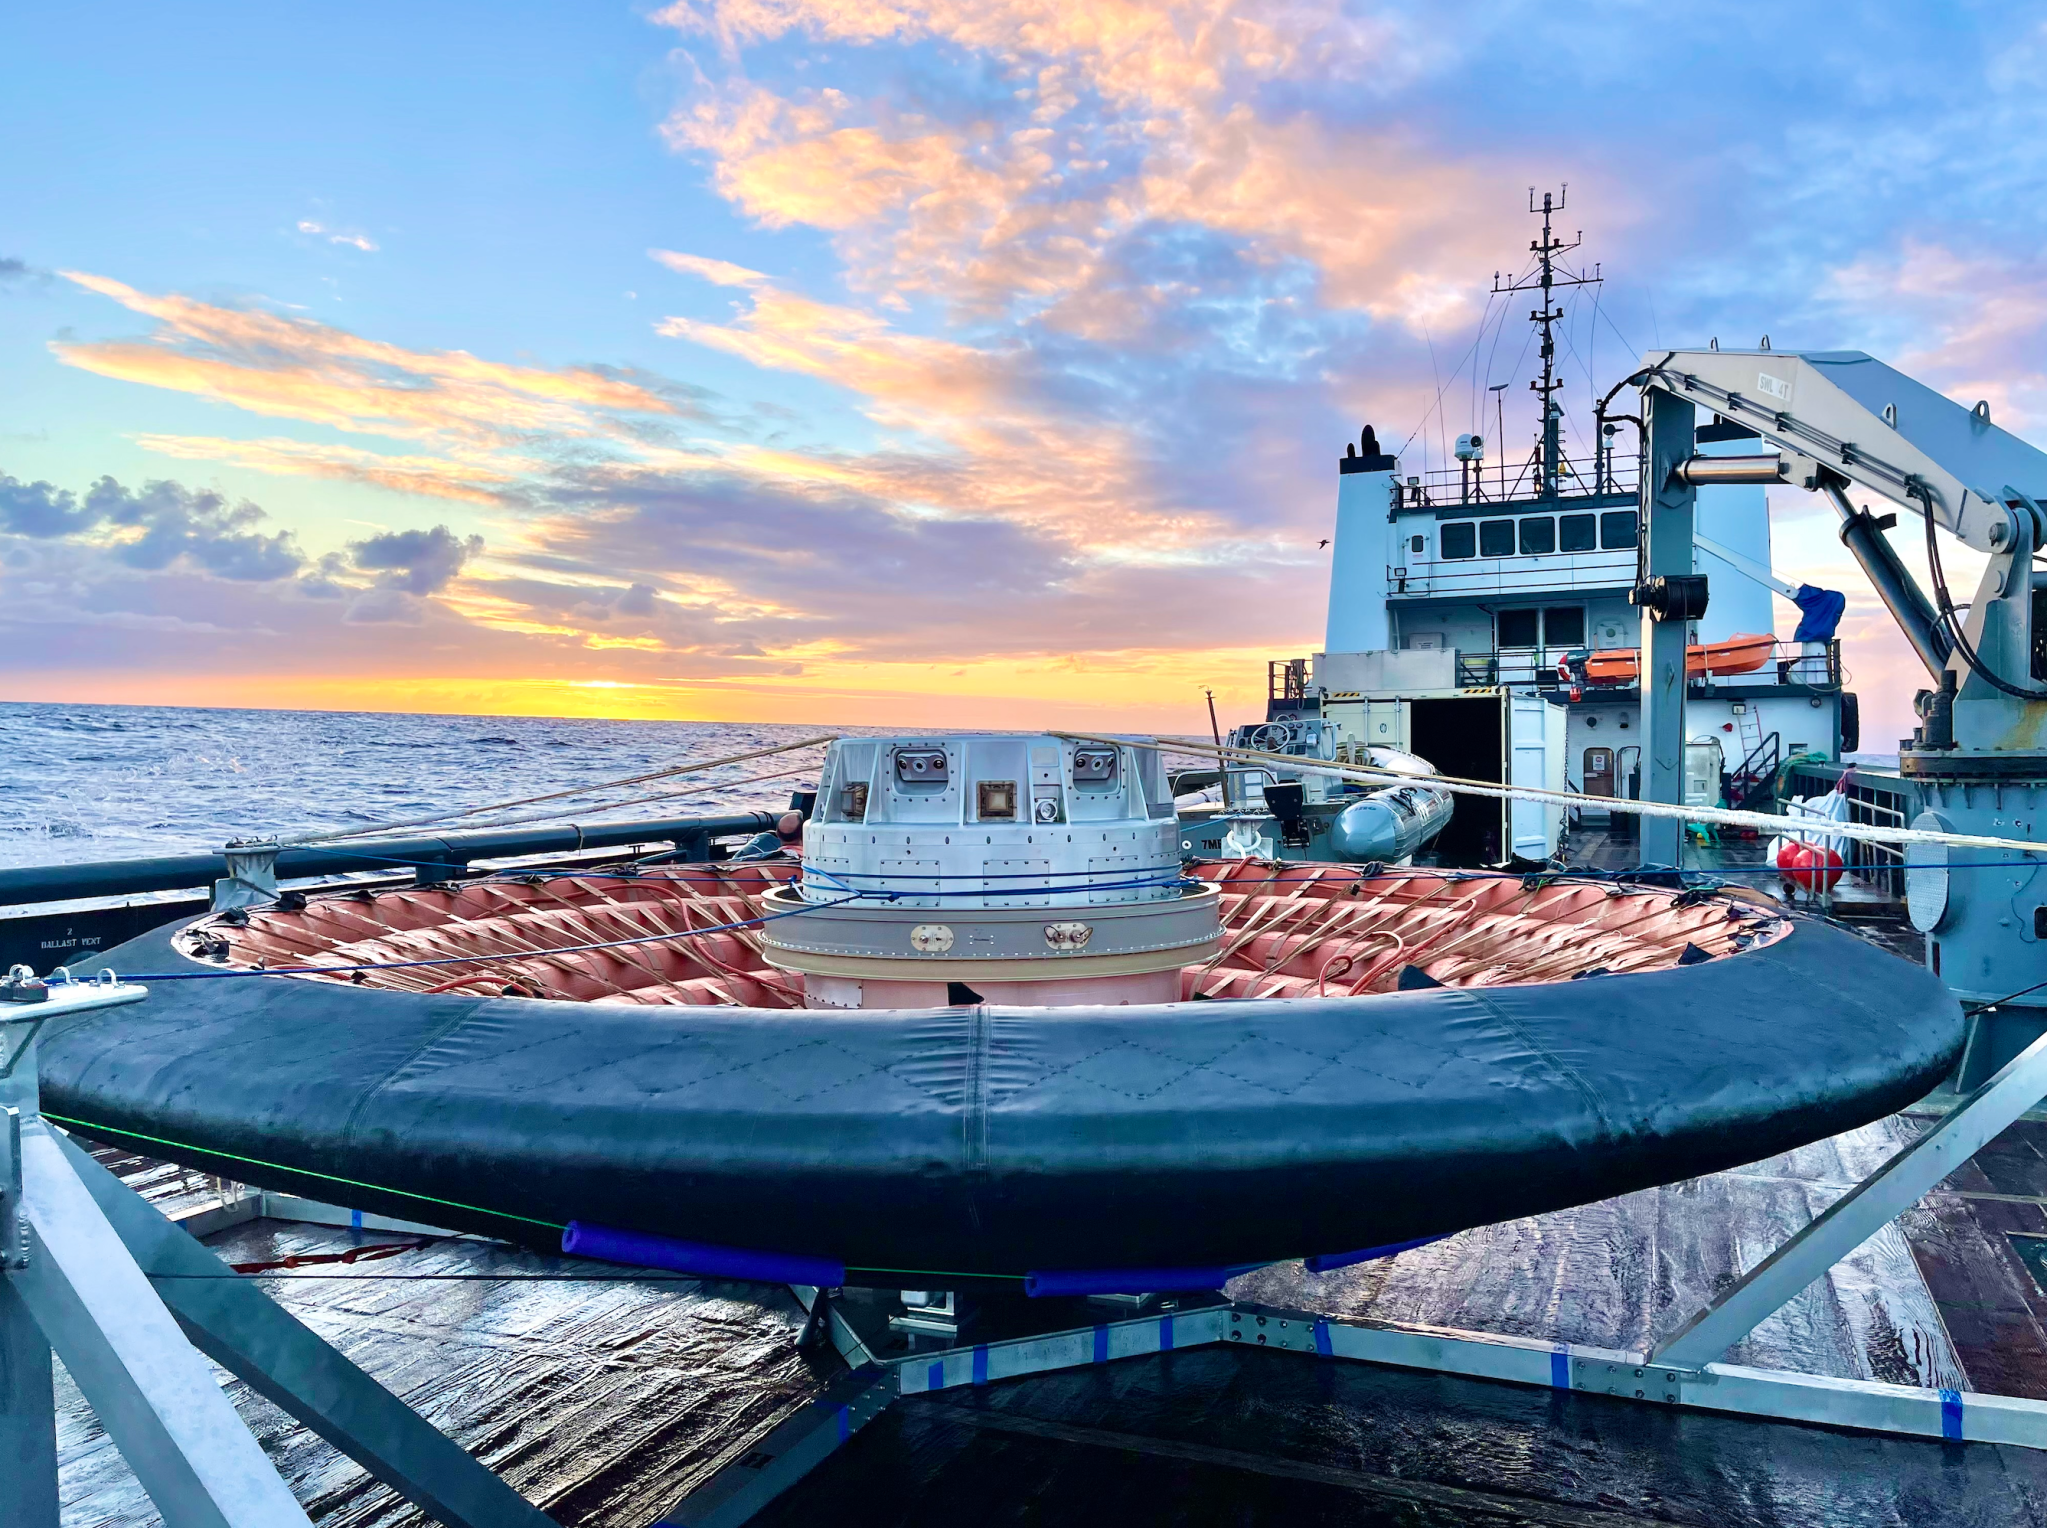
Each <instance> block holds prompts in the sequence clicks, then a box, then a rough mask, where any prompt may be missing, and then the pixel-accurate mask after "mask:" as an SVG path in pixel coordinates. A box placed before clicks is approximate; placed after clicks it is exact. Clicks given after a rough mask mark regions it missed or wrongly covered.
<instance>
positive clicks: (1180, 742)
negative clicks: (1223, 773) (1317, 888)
mask: <svg viewBox="0 0 2047 1528" xmlns="http://www.w3.org/2000/svg"><path fill="white" fill-rule="evenodd" d="M1055 736H1058V737H1064V738H1071V739H1074V740H1076V741H1078V742H1083V743H1121V744H1123V745H1124V746H1126V747H1130V746H1136V747H1140V748H1175V749H1183V750H1185V751H1187V752H1189V753H1199V754H1203V755H1208V754H1213V753H1214V752H1215V751H1216V750H1215V747H1214V745H1213V744H1210V743H1201V744H1199V745H1197V744H1196V743H1195V742H1193V741H1192V740H1191V739H1188V738H1176V737H1153V738H1141V739H1131V738H1106V737H1096V736H1093V735H1092V734H1089V733H1083V732H1062V733H1057V734H1055ZM1222 751H1223V752H1224V753H1225V754H1227V755H1230V756H1231V757H1233V758H1236V759H1239V760H1242V761H1246V762H1250V763H1257V764H1282V765H1284V766H1286V767H1287V768H1288V769H1291V770H1294V771H1296V772H1297V773H1300V774H1310V775H1333V776H1335V777H1336V778H1337V779H1339V780H1357V781H1360V782H1363V783H1365V784H1368V785H1421V786H1426V787H1429V788H1431V789H1434V790H1443V791H1450V792H1452V793H1454V794H1456V795H1460V796H1488V797H1491V798H1492V799H1494V800H1496V801H1540V802H1543V803H1545V804H1547V805H1551V806H1579V807H1585V806H1589V807H1593V808H1596V809H1598V810H1600V811H1609V812H1611V811H1620V812H1629V813H1632V814H1635V815H1638V816H1642V817H1675V818H1678V819H1679V820H1680V821H1684V822H1713V823H1720V824H1723V825H1725V826H1727V827H1732V828H1767V829H1769V830H1770V831H1772V832H1774V833H1780V834H1787V835H1788V834H1795V835H1797V836H1799V837H1800V838H1854V839H1860V840H1862V841H1863V842H1865V843H1876V844H1952V845H1961V846H1963V847H1966V848H1971V849H2006V850H2016V851H2017V852H2019V853H2021V854H2047V845H2042V844H2038V843H2031V842H2028V841H2027V840H2025V839H2018V838H1993V837H1989V836H1988V835H1985V834H1980V833H1937V832H1934V831H1932V830H1931V829H1925V828H1890V827H1885V826H1883V825H1882V824H1880V823H1873V822H1839V821H1836V820H1835V819H1833V818H1830V817H1780V816H1778V815H1776V814H1775V813H1771V812H1740V811H1735V810H1733V809H1732V808H1730V807H1717V806H1678V805H1674V804H1672V803H1669V802H1663V801H1636V800H1626V799H1623V798H1620V797H1615V796H1586V795H1582V794H1580V793H1579V792H1576V791H1552V790H1543V789H1540V788H1539V787H1536V786H1533V785H1493V784H1489V783H1487V782H1485V781H1483V780H1466V779H1463V778H1461V777H1460V776H1457V775H1396V774H1390V773H1388V772H1386V771H1384V770H1378V769H1370V768H1365V767H1362V766H1359V765H1355V764H1338V763H1335V762H1333V761H1331V760H1328V759H1307V758H1302V757H1301V756H1300V755H1298V754H1290V753H1269V752H1266V751H1265V750H1263V749H1256V748H1225V749H1223V750H1222Z"/></svg>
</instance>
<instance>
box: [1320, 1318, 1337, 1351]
mask: <svg viewBox="0 0 2047 1528" xmlns="http://www.w3.org/2000/svg"><path fill="white" fill-rule="evenodd" d="M1315 1351H1316V1352H1317V1353H1320V1354H1321V1355H1322V1356H1323V1357H1324V1358H1333V1357H1335V1356H1336V1349H1335V1348H1333V1347H1331V1346H1330V1343H1329V1323H1328V1322H1327V1321H1317V1322H1316V1323H1315Z"/></svg>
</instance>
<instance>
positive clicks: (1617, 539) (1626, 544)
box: [1599, 509, 1641, 552]
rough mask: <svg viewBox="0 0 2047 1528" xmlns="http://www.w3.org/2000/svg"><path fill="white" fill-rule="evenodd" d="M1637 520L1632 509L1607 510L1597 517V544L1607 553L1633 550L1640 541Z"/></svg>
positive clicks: (1635, 512) (1636, 515)
mask: <svg viewBox="0 0 2047 1528" xmlns="http://www.w3.org/2000/svg"><path fill="white" fill-rule="evenodd" d="M1639 519H1640V516H1639V514H1638V513H1637V511H1635V510H1632V509H1614V510H1608V511H1607V512H1606V513H1605V514H1603V515H1601V516H1600V517H1599V544H1600V545H1601V546H1602V547H1604V548H1605V549H1606V550H1607V551H1609V552H1625V551H1631V550H1633V548H1634V546H1635V543H1636V542H1637V541H1639V540H1640V539H1641V537H1640V529H1639V524H1638V522H1639Z"/></svg>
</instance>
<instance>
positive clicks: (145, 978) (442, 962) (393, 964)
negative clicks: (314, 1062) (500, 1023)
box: [120, 891, 894, 982]
mask: <svg viewBox="0 0 2047 1528" xmlns="http://www.w3.org/2000/svg"><path fill="white" fill-rule="evenodd" d="M883 896H886V894H885V893H882V892H875V891H859V892H855V893H854V894H853V895H852V896H850V897H841V898H839V900H838V901H836V902H815V903H808V904H806V905H804V906H802V907H792V908H790V909H789V910H788V911H787V912H780V913H762V914H761V915H760V916H758V917H755V918H746V919H743V920H741V921H740V922H738V923H717V924H712V925H710V926H708V927H705V928H692V929H679V930H676V931H673V932H670V933H666V934H640V935H637V936H636V937H634V938H631V939H606V940H603V941H601V942H600V943H596V944H556V945H548V946H544V947H542V948H539V949H532V950H477V951H474V952H472V953H470V954H468V955H446V956H439V957H436V958H435V959H433V960H386V961H376V962H366V963H364V964H362V965H352V966H266V967H262V968H252V969H250V970H246V971H151V972H145V973H143V974H141V975H135V976H124V977H121V978H120V980H122V981H128V982H202V981H227V980H230V979H232V978H235V977H245V976H346V975H348V974H349V973H350V972H352V971H416V970H419V969H421V968H423V967H428V966H469V965H476V964H479V963H481V962H483V961H487V960H527V959H531V958H532V957H533V956H535V955H580V954H583V953H585V952H587V951H590V950H617V949H623V948H625V947H626V946H628V945H636V944H659V943H661V942H662V941H663V940H667V939H694V938H696V937H697V936H698V935H701V934H729V933H731V932H732V931H733V930H735V929H743V928H753V927H756V926H757V925H759V924H762V923H772V922H774V921H775V920H776V919H777V918H800V917H801V916H803V914H805V913H814V912H821V911H823V910H824V909H825V908H828V907H843V906H845V905H846V904H847V903H848V902H858V901H860V900H862V899H864V898H875V897H883ZM888 900H891V901H893V900H894V898H893V897H889V898H888Z"/></svg>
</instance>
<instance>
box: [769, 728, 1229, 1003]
mask: <svg viewBox="0 0 2047 1528" xmlns="http://www.w3.org/2000/svg"><path fill="white" fill-rule="evenodd" d="M768 901H769V903H770V907H771V911H774V912H778V913H789V914H791V916H787V917H779V918H774V919H771V920H770V921H769V922H767V923H765V924H763V925H762V928H761V941H762V944H763V946H764V947H765V951H764V952H765V954H766V957H767V959H768V960H769V962H770V963H772V964H774V965H776V966H780V967H782V968H784V969H786V970H793V971H800V972H802V973H803V975H804V980H805V988H806V991H807V994H808V997H809V1002H810V1005H811V1006H812V1007H829V1008H877V1007H886V1008H907V1007H937V1006H942V1005H945V1004H947V1003H958V1002H980V1001H986V1002H1001V1003H1017V1004H1027V1005H1033V1006H1057V1005H1064V1004H1078V1003H1104V1002H1106V1003H1118V1002H1122V1003H1157V1002H1171V1001H1174V1000H1176V999H1177V998H1178V997H1179V995H1180V970H1181V968H1182V967H1184V966H1186V965H1189V964H1192V963H1194V962H1197V961H1200V960H1203V959H1206V958H1207V957H1208V956H1209V955H1210V954H1212V953H1213V951H1214V948H1215V944H1216V941H1217V938H1218V933H1217V930H1218V927H1219V923H1218V915H1217V910H1216V896H1215V893H1214V891H1213V889H1212V888H1209V887H1206V886H1201V885H1199V884H1198V883H1191V882H1189V881H1187V880H1186V879H1185V878H1184V877H1183V876H1182V874H1181V866H1180V833H1179V823H1178V819H1177V817H1176V816H1175V814H1174V808H1173V798H1172V792H1171V789H1170V788H1169V787H1168V785H1167V783H1166V777H1165V771H1164V768H1163V766H1162V764H1161V762H1160V759H1159V756H1158V752H1157V750H1156V749H1148V748H1138V747H1136V746H1134V745H1129V744H1122V745H1118V744H1108V743H1100V744H1097V743H1083V742H1075V741H1073V740H1070V739H1065V738H1058V737H1052V736H1049V735H1046V734H1042V733H1037V734H1033V733H982V734H972V735H964V736H937V737H897V738H843V739H841V740H839V741H838V742H836V743H833V744H832V746H831V749H830V751H829V753H828V755H827V757H826V760H825V769H824V774H823V776H822V778H821V779H820V780H819V782H818V798H817V810H816V815H815V816H814V817H813V818H812V819H811V821H810V822H809V823H808V824H807V825H806V826H805V828H804V831H803V877H802V879H801V880H800V881H799V882H798V883H797V884H796V885H795V886H793V887H786V888H782V889H780V890H777V891H775V892H773V893H771V894H770V895H769V897H768Z"/></svg>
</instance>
